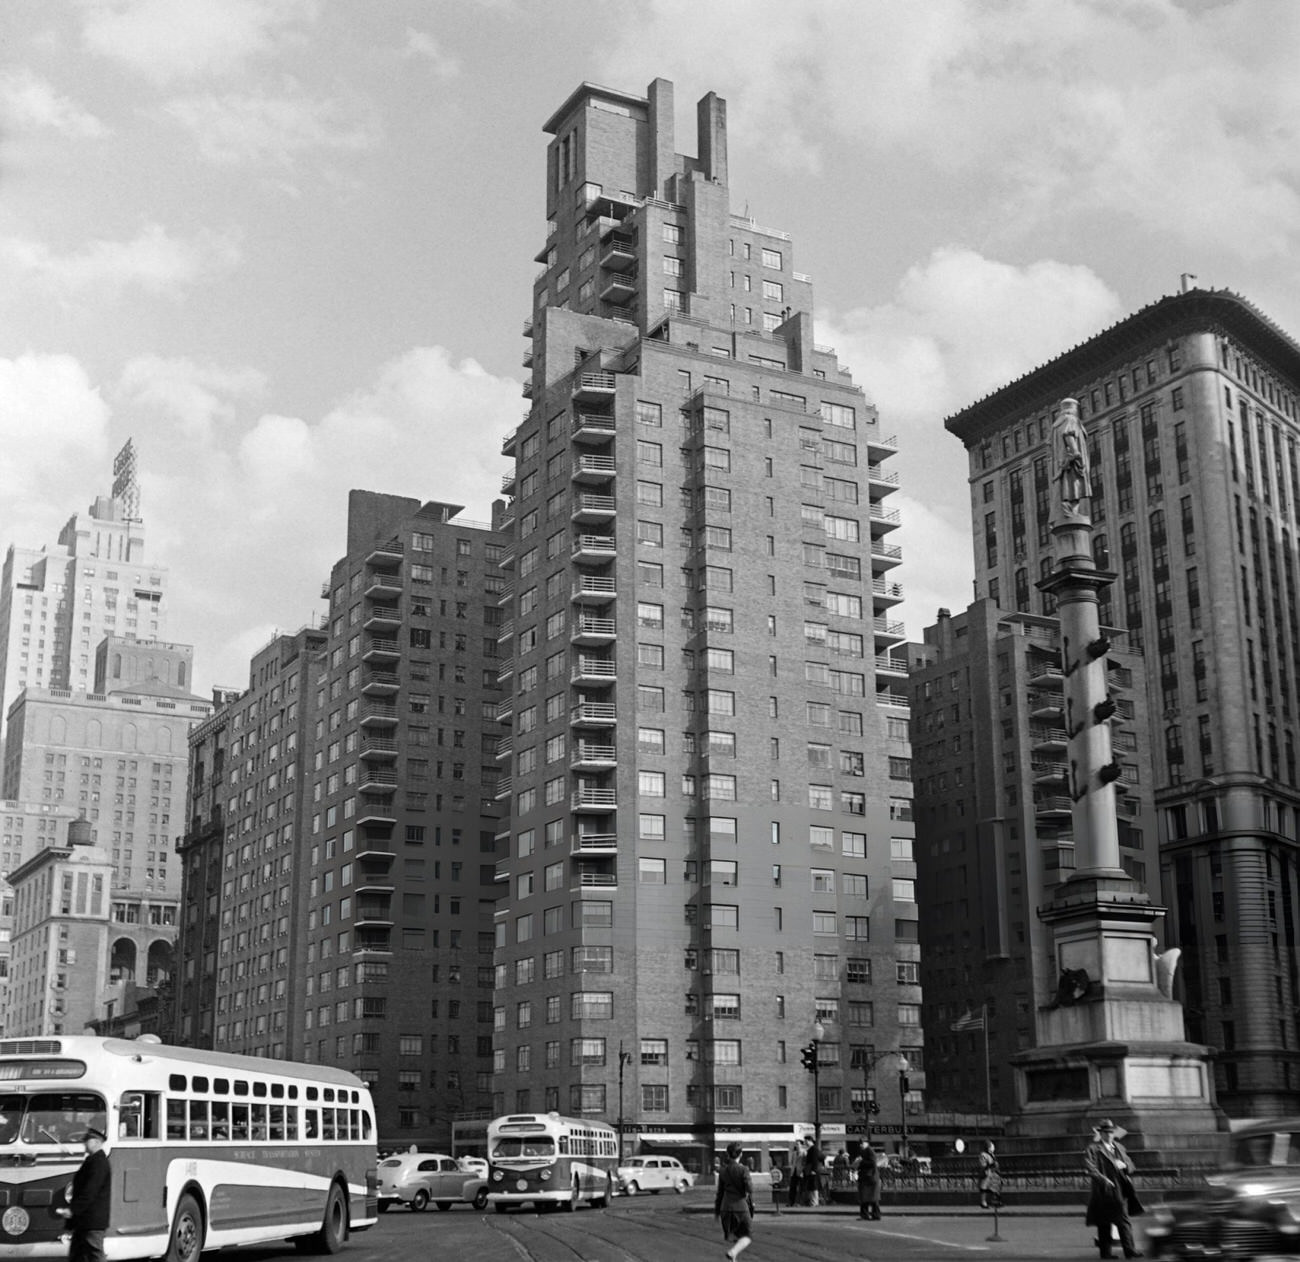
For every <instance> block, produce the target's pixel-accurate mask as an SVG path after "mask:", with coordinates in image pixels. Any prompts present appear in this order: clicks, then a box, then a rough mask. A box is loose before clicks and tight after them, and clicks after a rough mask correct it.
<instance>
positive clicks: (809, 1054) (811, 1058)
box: [799, 1041, 817, 1074]
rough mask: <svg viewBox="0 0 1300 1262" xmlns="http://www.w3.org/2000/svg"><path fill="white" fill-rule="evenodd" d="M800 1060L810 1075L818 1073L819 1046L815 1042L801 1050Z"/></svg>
mask: <svg viewBox="0 0 1300 1262" xmlns="http://www.w3.org/2000/svg"><path fill="white" fill-rule="evenodd" d="M799 1059H800V1061H801V1062H802V1063H803V1067H804V1068H805V1069H806V1070H807V1071H808V1072H809V1073H810V1074H815V1073H816V1072H817V1044H816V1042H815V1041H814V1042H812V1043H809V1044H808V1045H807V1046H806V1047H801V1048H800V1049H799Z"/></svg>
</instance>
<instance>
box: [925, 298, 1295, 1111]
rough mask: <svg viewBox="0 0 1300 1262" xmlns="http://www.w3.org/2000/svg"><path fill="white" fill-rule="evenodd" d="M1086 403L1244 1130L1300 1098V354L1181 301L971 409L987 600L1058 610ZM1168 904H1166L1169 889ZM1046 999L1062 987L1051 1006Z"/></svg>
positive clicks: (970, 446)
mask: <svg viewBox="0 0 1300 1262" xmlns="http://www.w3.org/2000/svg"><path fill="white" fill-rule="evenodd" d="M1066 396H1072V397H1074V398H1076V399H1078V401H1079V405H1080V411H1081V413H1082V417H1083V420H1084V424H1085V427H1086V430H1087V435H1088V444H1089V448H1090V455H1091V466H1092V471H1093V475H1092V481H1093V486H1092V489H1093V495H1092V505H1091V507H1092V521H1093V524H1094V551H1095V554H1096V557H1097V561H1098V564H1099V565H1100V566H1101V567H1102V568H1103V569H1110V570H1114V571H1116V572H1117V575H1118V577H1117V578H1116V580H1115V582H1114V584H1113V585H1112V586H1111V588H1110V589H1109V592H1108V593H1107V594H1106V595H1103V597H1102V605H1101V610H1100V614H1101V620H1102V622H1103V623H1104V624H1109V625H1111V626H1116V627H1123V628H1125V629H1126V631H1127V636H1128V639H1129V641H1130V642H1131V643H1132V644H1134V645H1135V646H1140V647H1141V648H1142V649H1143V650H1144V654H1145V662H1146V690H1147V711H1148V714H1149V715H1150V730H1149V733H1148V735H1147V740H1148V742H1149V745H1150V755H1151V763H1152V767H1153V775H1154V786H1153V787H1154V791H1155V805H1156V808H1157V815H1158V818H1159V826H1160V842H1161V885H1162V896H1163V899H1164V901H1165V902H1166V903H1167V904H1168V905H1169V914H1168V916H1167V918H1166V921H1165V935H1166V938H1167V943H1168V945H1170V946H1178V947H1181V949H1182V957H1181V967H1180V968H1179V971H1178V974H1177V979H1176V982H1177V987H1178V988H1177V989H1176V991H1175V994H1176V996H1177V997H1178V998H1180V999H1181V1000H1182V1001H1183V1004H1184V1012H1185V1018H1186V1030H1187V1037H1188V1039H1189V1040H1191V1041H1192V1042H1194V1043H1207V1044H1210V1045H1211V1046H1215V1047H1217V1048H1218V1049H1219V1050H1218V1058H1217V1061H1216V1062H1215V1071H1216V1085H1217V1094H1218V1099H1219V1103H1220V1105H1221V1106H1222V1108H1223V1109H1224V1111H1225V1112H1226V1113H1227V1114H1228V1115H1229V1116H1236V1117H1245V1116H1251V1115H1264V1116H1275V1115H1279V1114H1287V1113H1294V1112H1295V1111H1296V1110H1297V1108H1298V1107H1300V1051H1298V1050H1297V1048H1298V1047H1300V1028H1298V1027H1297V1007H1298V1002H1300V956H1298V955H1297V948H1298V947H1300V941H1298V938H1300V927H1298V926H1297V910H1298V909H1300V868H1298V866H1297V851H1296V843H1297V836H1298V835H1300V814H1298V812H1300V793H1298V792H1297V784H1298V781H1297V767H1296V738H1297V719H1298V716H1300V692H1298V689H1300V599H1298V597H1297V589H1296V578H1297V574H1296V566H1297V562H1296V535H1297V530H1298V529H1300V465H1298V463H1297V444H1298V443H1300V412H1298V411H1297V407H1298V404H1297V399H1298V398H1300V346H1297V344H1296V343H1295V341H1293V340H1292V339H1291V338H1290V337H1288V336H1287V335H1286V334H1285V333H1283V332H1282V331H1281V330H1280V329H1279V328H1277V326H1276V325H1274V324H1272V323H1271V322H1270V321H1269V320H1267V319H1266V318H1265V317H1264V316H1263V315H1261V314H1260V313H1259V311H1257V310H1256V309H1255V308H1254V307H1252V306H1251V305H1250V304H1249V303H1248V302H1245V301H1244V300H1243V299H1241V298H1240V297H1238V296H1236V295H1235V294H1231V293H1228V292H1226V291H1223V290H1218V291H1205V290H1195V289H1193V290H1188V291H1186V292H1183V293H1181V294H1177V295H1174V296H1171V297H1167V298H1163V299H1161V300H1160V301H1159V302H1156V303H1154V304H1152V305H1151V306H1149V307H1146V308H1144V309H1143V310H1141V311H1139V312H1137V313H1136V314H1135V315H1133V316H1130V317H1129V318H1128V319H1126V320H1123V321H1121V322H1120V323H1119V324H1116V325H1114V326H1113V327H1111V328H1109V329H1107V330H1106V331H1105V332H1103V333H1100V334H1098V335H1097V336H1096V337H1094V338H1091V339H1090V340H1088V341H1087V342H1084V343H1083V344H1082V345H1080V346H1077V347H1075V348H1074V349H1073V350H1070V351H1067V352H1066V353H1065V354H1063V355H1061V356H1059V357H1058V358H1056V359H1054V360H1052V361H1050V362H1049V363H1047V364H1044V365H1043V366H1042V367H1040V368H1037V369H1035V370H1034V371H1033V372H1031V373H1029V374H1027V375H1026V376H1024V377H1022V378H1020V379H1019V380H1018V381H1014V382H1012V383H1011V384H1010V385H1008V386H1005V387H1003V388H1002V389H1000V390H998V391H996V392H995V393H994V394H991V395H989V396H988V397H987V398H985V399H982V400H981V401H980V402H978V403H974V404H972V405H971V406H970V407H968V408H965V409H963V410H962V411H961V412H959V413H957V414H956V415H955V416H952V417H950V418H949V419H948V421H947V422H946V424H947V427H948V429H949V430H950V431H951V432H952V433H954V434H955V435H957V437H958V438H960V439H961V440H962V442H963V443H964V444H965V446H966V449H967V452H968V454H969V457H970V487H971V507H972V517H973V521H974V524H975V534H976V549H975V562H976V587H977V589H978V594H979V595H983V596H987V597H989V598H990V599H991V600H993V601H994V602H1000V603H1001V604H1003V605H1004V606H1006V607H1014V608H1016V609H1020V610H1026V611H1032V612H1034V613H1050V612H1051V610H1050V608H1049V607H1048V604H1047V603H1046V602H1048V601H1049V600H1050V596H1049V594H1048V593H1045V592H1042V591H1040V590H1038V589H1037V587H1036V586H1035V584H1036V582H1037V580H1038V579H1039V578H1040V577H1043V576H1045V575H1046V574H1047V573H1048V572H1049V571H1050V568H1051V564H1052V558H1051V544H1050V534H1049V529H1048V504H1049V502H1050V495H1051V485H1050V477H1049V473H1048V468H1049V460H1048V438H1049V434H1048V431H1049V429H1050V424H1051V413H1052V408H1053V407H1054V406H1055V404H1056V402H1057V401H1058V400H1059V399H1061V398H1063V397H1066ZM1153 892H1154V891H1153ZM1041 998H1044V997H1042V996H1040V999H1041Z"/></svg>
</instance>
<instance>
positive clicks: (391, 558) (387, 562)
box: [366, 539, 405, 570]
mask: <svg viewBox="0 0 1300 1262" xmlns="http://www.w3.org/2000/svg"><path fill="white" fill-rule="evenodd" d="M404 555H405V549H404V548H403V546H402V541H401V540H400V539H390V540H389V541H388V542H387V543H377V544H375V546H374V547H373V548H371V549H370V551H369V552H368V553H366V564H367V565H373V566H374V567H375V568H376V569H383V570H392V569H396V568H397V567H398V566H399V565H401V563H402V558H403V556H404Z"/></svg>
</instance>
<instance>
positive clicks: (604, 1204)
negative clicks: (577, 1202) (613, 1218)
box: [591, 1174, 614, 1209]
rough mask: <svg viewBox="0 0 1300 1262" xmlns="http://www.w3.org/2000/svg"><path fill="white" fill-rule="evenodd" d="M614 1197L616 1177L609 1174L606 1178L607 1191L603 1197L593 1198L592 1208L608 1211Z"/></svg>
mask: <svg viewBox="0 0 1300 1262" xmlns="http://www.w3.org/2000/svg"><path fill="white" fill-rule="evenodd" d="M613 1196H614V1176H613V1175H612V1174H607V1175H606V1176H605V1191H604V1193H603V1194H602V1195H600V1196H593V1197H592V1198H591V1205H592V1208H593V1209H608V1208H609V1203H610V1201H611V1200H612V1199H613Z"/></svg>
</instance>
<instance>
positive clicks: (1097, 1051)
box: [1009, 399, 1225, 1166]
mask: <svg viewBox="0 0 1300 1262" xmlns="http://www.w3.org/2000/svg"><path fill="white" fill-rule="evenodd" d="M1052 457H1053V467H1052V472H1053V477H1054V482H1055V487H1056V503H1055V512H1054V516H1053V521H1052V537H1053V550H1054V559H1055V564H1054V567H1053V570H1052V572H1051V573H1050V574H1049V575H1048V576H1047V577H1046V578H1044V579H1043V580H1042V581H1041V582H1040V583H1039V584H1038V586H1039V589H1040V590H1042V591H1045V592H1050V593H1051V594H1052V595H1053V596H1055V597H1056V603H1057V615H1058V617H1059V619H1060V636H1061V669H1062V674H1063V677H1064V693H1065V698H1064V699H1065V706H1064V709H1065V728H1066V737H1067V755H1066V773H1065V780H1066V787H1067V788H1068V790H1069V794H1070V798H1071V823H1072V828H1073V834H1074V851H1075V861H1076V867H1075V870H1074V872H1073V874H1072V875H1071V876H1070V878H1069V879H1068V880H1066V881H1063V882H1062V883H1061V884H1060V885H1059V886H1057V887H1056V889H1055V890H1054V891H1053V894H1052V898H1051V901H1050V902H1049V903H1048V904H1047V906H1045V907H1043V908H1042V909H1040V911H1039V916H1040V918H1041V919H1042V920H1043V921H1044V922H1045V923H1046V924H1047V925H1048V926H1049V927H1050V930H1051V934H1052V941H1053V953H1054V956H1055V960H1056V967H1057V972H1058V980H1057V985H1056V990H1055V993H1054V994H1051V995H1046V996H1040V1003H1039V1007H1038V1009H1037V1014H1036V1033H1037V1046H1036V1047H1035V1048H1033V1049H1031V1050H1029V1051H1025V1052H1022V1053H1020V1054H1018V1055H1017V1056H1016V1057H1015V1058H1014V1059H1013V1064H1014V1068H1015V1072H1016V1084H1017V1097H1018V1102H1019V1106H1020V1112H1019V1113H1018V1115H1017V1116H1016V1117H1015V1118H1014V1119H1013V1120H1012V1123H1011V1125H1010V1127H1009V1133H1010V1134H1011V1135H1012V1136H1015V1137H1017V1138H1018V1140H1019V1142H1018V1143H1016V1145H1015V1149H1014V1151H1017V1152H1025V1151H1037V1152H1048V1151H1052V1152H1059V1151H1060V1150H1061V1149H1063V1148H1066V1149H1068V1148H1075V1147H1077V1149H1078V1150H1079V1151H1082V1148H1083V1146H1084V1144H1085V1143H1086V1142H1087V1140H1088V1138H1089V1135H1090V1132H1091V1127H1092V1123H1093V1122H1094V1121H1096V1120H1098V1119H1100V1118H1101V1117H1102V1116H1103V1115H1105V1116H1110V1117H1113V1118H1115V1119H1116V1120H1117V1121H1119V1122H1120V1124H1121V1125H1122V1126H1123V1127H1124V1128H1125V1129H1126V1130H1127V1132H1128V1138H1127V1139H1126V1141H1125V1146H1126V1147H1127V1148H1128V1149H1129V1151H1130V1152H1131V1153H1132V1154H1133V1156H1134V1159H1135V1161H1138V1162H1139V1163H1140V1164H1146V1165H1149V1166H1150V1165H1179V1164H1181V1163H1182V1161H1185V1160H1187V1159H1188V1158H1190V1156H1191V1150H1193V1149H1195V1150H1198V1151H1204V1152H1205V1153H1206V1154H1207V1155H1208V1152H1209V1151H1210V1150H1212V1148H1213V1145H1214V1134H1215V1132H1216V1131H1217V1130H1220V1129H1223V1128H1224V1126H1225V1123H1224V1122H1223V1118H1222V1115H1221V1114H1220V1113H1219V1111H1218V1110H1217V1109H1216V1108H1215V1107H1214V1105H1213V1103H1212V1099H1213V1096H1212V1089H1211V1088H1212V1083H1211V1077H1210V1073H1209V1066H1208V1063H1207V1059H1206V1057H1207V1050H1208V1049H1206V1048H1204V1047H1200V1046H1197V1045H1193V1044H1189V1043H1187V1042H1186V1041H1185V1032H1184V1025H1183V1010H1182V1005H1181V1004H1179V1003H1178V1002H1176V1001H1175V1000H1174V998H1173V996H1172V986H1173V970H1174V966H1175V964H1176V962H1177V958H1178V952H1177V951H1176V950H1175V951H1169V952H1165V953H1164V954H1163V955H1161V954H1158V953H1157V951H1156V944H1157V942H1158V940H1159V939H1158V936H1157V929H1158V926H1159V925H1160V922H1161V921H1162V919H1163V918H1164V908H1163V907H1159V906H1157V905H1155V904H1153V903H1152V901H1151V898H1150V896H1149V895H1148V893H1147V891H1146V890H1144V889H1143V888H1142V886H1141V885H1139V884H1138V882H1136V881H1135V880H1133V879H1132V878H1131V877H1130V876H1129V875H1128V874H1127V873H1126V872H1125V871H1124V869H1123V867H1122V865H1121V862H1120V846H1119V824H1118V817H1117V815H1116V811H1115V789H1116V785H1117V783H1118V782H1121V781H1122V776H1123V766H1122V764H1121V763H1120V762H1119V760H1118V759H1116V758H1115V756H1114V753H1113V750H1112V748H1111V737H1110V719H1111V716H1112V715H1114V713H1115V710H1116V703H1115V700H1114V699H1113V698H1112V697H1111V695H1110V690H1109V687H1108V683H1107V668H1106V659H1107V655H1108V653H1109V651H1110V642H1109V640H1108V639H1107V638H1106V637H1105V635H1103V633H1102V628H1101V625H1100V616H1099V601H1098V597H1099V593H1100V592H1103V591H1105V590H1106V588H1107V587H1109V586H1110V584H1111V583H1112V582H1114V580H1115V575H1114V574H1113V573H1109V572H1107V571H1105V570H1101V569H1099V568H1098V566H1097V564H1096V561H1095V560H1094V558H1093V552H1092V517H1091V503H1090V501H1091V495H1092V471H1091V468H1090V466H1089V460H1088V447H1087V440H1086V436H1085V433H1084V429H1083V426H1082V424H1081V422H1080V420H1079V407H1078V403H1077V402H1076V400H1074V399H1062V400H1061V402H1060V404H1059V405H1058V408H1057V415H1056V419H1055V421H1054V422H1053V426H1052ZM1180 1158H1181V1160H1180Z"/></svg>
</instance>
